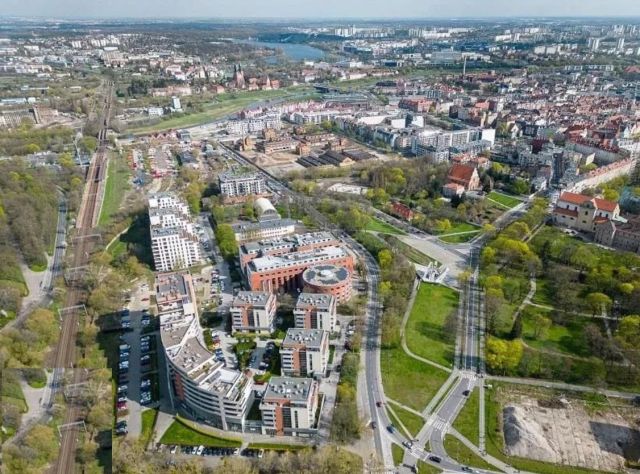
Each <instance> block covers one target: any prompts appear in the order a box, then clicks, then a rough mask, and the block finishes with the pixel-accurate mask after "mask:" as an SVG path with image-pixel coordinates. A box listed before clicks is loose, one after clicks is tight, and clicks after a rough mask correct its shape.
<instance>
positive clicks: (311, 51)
mask: <svg viewBox="0 0 640 474" xmlns="http://www.w3.org/2000/svg"><path fill="white" fill-rule="evenodd" d="M237 42H238V43H243V44H251V45H254V46H263V47H265V48H271V49H278V48H279V49H281V50H282V51H283V53H284V55H285V56H286V57H287V59H289V60H291V61H304V60H305V59H308V60H310V61H318V60H320V59H323V58H324V56H325V53H324V51H322V50H321V49H318V48H314V47H313V46H309V45H307V44H301V43H268V42H264V41H254V40H238V41H237ZM265 60H266V61H267V62H268V63H277V62H279V61H280V58H279V57H278V56H271V57H266V58H265Z"/></svg>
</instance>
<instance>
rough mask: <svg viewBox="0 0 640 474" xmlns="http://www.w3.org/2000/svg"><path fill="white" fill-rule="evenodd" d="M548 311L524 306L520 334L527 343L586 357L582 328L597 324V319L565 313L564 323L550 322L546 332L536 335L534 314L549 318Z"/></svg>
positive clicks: (587, 353) (538, 347)
mask: <svg viewBox="0 0 640 474" xmlns="http://www.w3.org/2000/svg"><path fill="white" fill-rule="evenodd" d="M550 313H551V311H550V310H547V309H544V308H538V307H535V306H527V307H525V309H524V310H523V312H522V323H523V324H522V336H523V339H524V340H525V341H526V342H527V344H528V345H529V346H531V347H533V348H535V349H543V350H547V351H553V352H559V353H563V354H570V355H576V356H581V357H588V356H589V350H588V348H587V345H586V342H585V340H584V337H583V330H584V327H585V326H586V325H587V324H589V323H595V324H599V321H597V320H596V321H593V320H589V319H586V318H582V317H578V316H576V317H573V316H571V315H569V314H566V315H565V316H566V321H565V322H564V324H562V325H561V324H552V325H551V327H550V328H549V330H548V331H547V332H546V334H539V335H538V337H536V327H537V323H536V320H535V315H542V316H545V317H547V318H549V317H550Z"/></svg>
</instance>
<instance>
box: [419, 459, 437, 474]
mask: <svg viewBox="0 0 640 474" xmlns="http://www.w3.org/2000/svg"><path fill="white" fill-rule="evenodd" d="M416 468H417V469H418V474H439V473H441V472H442V469H438V468H437V467H435V466H432V465H431V464H427V463H426V462H424V461H418V464H416Z"/></svg>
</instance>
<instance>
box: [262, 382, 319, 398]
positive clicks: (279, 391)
mask: <svg viewBox="0 0 640 474" xmlns="http://www.w3.org/2000/svg"><path fill="white" fill-rule="evenodd" d="M312 386H313V379H309V378H302V377H271V380H269V385H267V389H266V390H265V392H264V396H263V398H262V400H263V402H267V403H268V402H269V399H283V398H286V399H288V400H291V401H297V402H306V401H307V400H308V399H309V395H310V393H311V387H312Z"/></svg>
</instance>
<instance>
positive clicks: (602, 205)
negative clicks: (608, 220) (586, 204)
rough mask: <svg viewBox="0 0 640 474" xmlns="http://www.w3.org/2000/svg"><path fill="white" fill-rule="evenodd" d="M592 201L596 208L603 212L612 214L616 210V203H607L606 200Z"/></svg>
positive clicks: (595, 199)
mask: <svg viewBox="0 0 640 474" xmlns="http://www.w3.org/2000/svg"><path fill="white" fill-rule="evenodd" d="M593 200H594V202H595V203H596V207H597V208H598V209H602V210H603V211H608V212H613V211H615V210H616V207H618V203H616V202H613V201H607V200H606V199H600V198H594V199H593Z"/></svg>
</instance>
